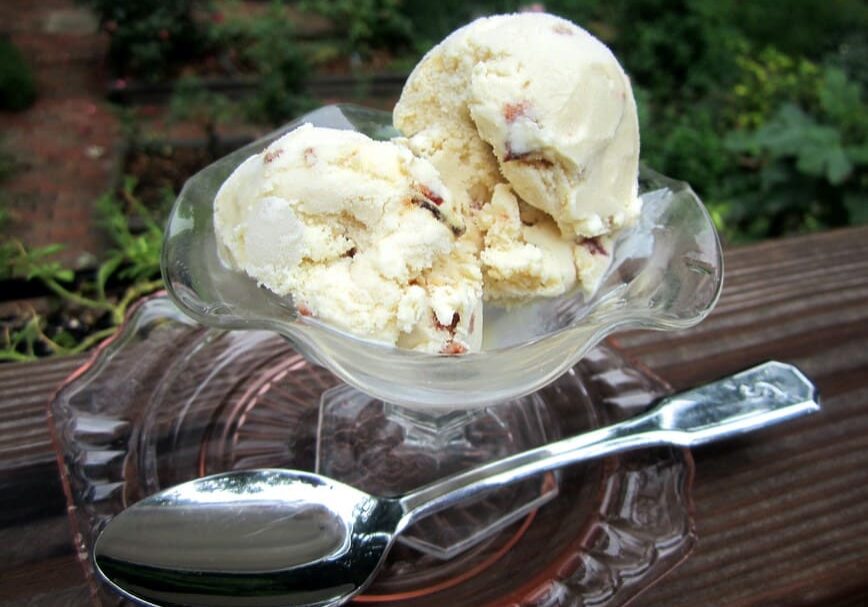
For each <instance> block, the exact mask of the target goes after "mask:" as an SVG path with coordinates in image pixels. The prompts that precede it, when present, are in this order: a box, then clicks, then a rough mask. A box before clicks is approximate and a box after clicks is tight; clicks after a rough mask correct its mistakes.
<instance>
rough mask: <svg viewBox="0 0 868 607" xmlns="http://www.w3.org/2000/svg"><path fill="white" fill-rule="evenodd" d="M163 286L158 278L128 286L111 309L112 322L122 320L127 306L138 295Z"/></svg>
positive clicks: (119, 322)
mask: <svg viewBox="0 0 868 607" xmlns="http://www.w3.org/2000/svg"><path fill="white" fill-rule="evenodd" d="M162 286H163V281H162V280H160V279H157V280H149V281H147V282H142V283H137V284H134V285H132V286H130V287H129V288H128V289H127V290H126V291H125V292H124V296H123V297H122V298H121V300H120V301H119V302H118V303H117V305H116V306H114V309H113V310H112V322H114V323H115V324H116V325H119V324H121V323H122V322H123V321H124V316H125V315H126V313H127V308H128V307H129V305H130V304H131V303H132V302H133V300H135V299H136V298H138V297H141V296H142V295H147V294H148V293H153V292H154V291H156V290H157V289H159V288H160V287H162Z"/></svg>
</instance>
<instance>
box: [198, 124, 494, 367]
mask: <svg viewBox="0 0 868 607" xmlns="http://www.w3.org/2000/svg"><path fill="white" fill-rule="evenodd" d="M214 225H215V230H216V233H217V237H218V244H219V247H220V251H221V256H222V258H223V260H224V261H225V262H226V264H227V265H229V266H231V267H233V268H236V269H240V270H243V271H244V272H246V273H247V274H249V275H250V276H251V277H253V278H255V279H256V280H257V281H258V282H259V283H260V284H261V285H263V286H265V287H267V288H268V289H270V290H271V291H273V292H275V293H277V294H279V295H291V296H292V298H293V303H294V304H295V307H296V309H297V310H298V311H299V312H300V313H301V314H303V315H309V316H314V317H316V318H318V319H321V320H323V321H325V322H327V323H329V324H331V325H333V326H336V327H338V328H340V329H343V330H345V331H347V332H350V333H353V334H355V335H358V336H361V337H365V338H369V339H374V340H378V341H383V342H386V343H389V344H396V345H399V346H402V347H409V348H412V349H417V350H423V351H426V352H461V351H465V350H468V349H478V348H479V342H480V337H479V335H480V334H481V333H480V332H479V331H478V330H476V328H477V327H480V328H481V320H482V319H481V318H477V316H478V315H479V314H481V305H480V302H481V298H482V279H481V274H480V272H479V264H478V261H477V260H476V259H475V258H473V257H468V256H466V255H461V254H460V251H457V250H456V246H455V243H456V240H457V238H458V236H460V235H461V234H462V233H463V232H464V231H465V223H464V219H463V217H462V215H461V214H460V213H459V212H458V211H457V209H456V208H455V206H454V203H453V200H452V196H451V193H450V192H449V190H448V188H446V187H445V186H444V184H443V183H442V181H441V180H440V178H439V176H438V173H437V171H436V170H435V169H434V167H433V166H432V165H431V163H430V162H428V161H427V160H424V159H421V158H418V157H415V156H414V155H413V154H412V153H410V151H409V150H408V149H406V148H405V147H403V146H400V145H397V144H394V143H391V142H386V141H374V140H372V139H370V138H368V137H367V136H365V135H363V134H361V133H357V132H353V131H344V130H337V129H328V128H318V127H314V126H311V125H303V126H301V127H299V128H297V129H295V130H293V131H291V132H290V133H288V134H286V135H284V136H283V137H281V138H280V139H278V140H277V141H275V142H273V143H272V144H271V145H269V146H268V147H267V148H265V149H264V150H263V151H262V152H260V153H259V154H256V155H254V156H251V157H250V158H248V159H247V160H246V161H245V162H244V163H243V164H241V165H240V166H239V167H238V168H237V169H236V170H235V171H234V172H233V173H232V175H231V176H230V177H229V179H227V180H226V182H225V183H224V184H223V185H222V187H221V188H220V190H219V191H218V193H217V196H216V198H215V203H214Z"/></svg>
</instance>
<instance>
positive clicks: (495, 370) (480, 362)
mask: <svg viewBox="0 0 868 607" xmlns="http://www.w3.org/2000/svg"><path fill="white" fill-rule="evenodd" d="M304 123H311V124H313V125H314V126H321V127H330V128H340V129H352V130H356V131H360V132H362V133H364V134H366V135H368V136H370V137H372V138H374V139H388V138H390V137H392V136H395V135H397V132H396V131H395V130H394V129H393V128H392V126H391V115H390V114H388V113H386V112H380V111H375V110H369V109H365V108H360V107H355V106H345V105H336V106H327V107H323V108H321V109H319V110H316V111H314V112H312V113H310V114H307V115H305V116H302V117H301V118H299V119H298V120H295V121H294V122H292V123H290V124H288V125H286V126H284V127H283V128H281V129H279V130H277V131H275V132H273V133H271V134H269V135H268V136H266V137H264V138H262V139H259V140H257V141H255V142H253V143H251V144H250V145H248V146H246V147H244V148H241V149H239V150H237V151H235V152H233V153H232V154H230V155H228V156H226V157H224V158H222V159H221V160H219V161H217V162H215V163H213V164H212V165H210V166H208V167H206V168H205V169H203V170H202V171H201V172H199V173H198V174H196V175H195V176H193V177H192V178H191V179H190V180H189V181H188V182H187V183H186V185H185V186H184V188H183V190H182V191H181V194H180V196H179V198H178V200H177V202H176V203H175V206H174V208H173V210H172V213H171V216H170V219H169V224H168V229H167V235H166V243H165V248H164V254H163V273H164V278H165V281H166V285H167V288H168V291H169V294H170V296H171V298H172V299H173V300H174V301H175V303H176V304H177V305H178V306H179V307H180V308H181V309H182V310H183V311H184V312H186V313H187V314H189V315H190V316H191V317H192V318H194V319H196V320H197V321H199V322H201V323H202V324H205V325H208V326H212V327H219V328H223V329H264V330H268V331H273V332H276V333H278V334H280V335H282V336H284V337H286V338H287V339H289V340H290V341H292V342H293V344H294V345H295V346H296V348H297V349H298V350H299V351H301V352H302V353H303V354H304V355H305V356H306V357H308V358H309V359H310V360H312V361H315V362H316V363H318V364H321V365H322V366H324V367H326V368H328V369H329V370H330V371H332V372H333V373H334V374H335V375H337V376H338V377H339V378H340V379H342V380H343V381H344V382H346V383H347V384H349V385H350V386H352V387H353V388H356V389H358V390H359V391H361V392H362V393H364V394H366V395H369V396H371V397H373V398H375V399H381V400H383V401H385V402H388V403H392V404H395V405H398V406H401V407H404V408H406V409H410V410H418V411H421V412H423V413H426V414H427V413H438V412H444V411H454V410H462V409H465V410H466V409H476V408H484V407H487V406H489V405H492V404H495V403H501V402H508V401H514V400H515V399H519V398H521V397H523V396H526V395H528V394H531V393H534V392H536V391H537V390H539V389H540V388H541V387H543V386H545V385H547V384H548V383H550V382H551V381H552V380H554V379H555V378H557V377H559V376H560V375H562V374H563V373H564V372H565V371H567V370H568V369H569V368H571V367H572V366H573V365H575V364H576V362H577V361H578V360H579V359H580V358H581V357H582V356H583V355H584V354H585V353H586V352H587V351H588V350H589V349H590V348H592V347H593V346H594V345H595V344H597V343H598V342H599V341H600V340H602V339H603V338H605V337H606V336H607V335H609V334H611V333H612V332H614V331H617V330H622V329H627V328H647V329H659V330H674V329H682V328H686V327H689V326H692V325H694V324H696V323H698V322H699V321H701V320H702V319H703V318H704V317H705V316H706V315H707V314H708V312H709V311H710V310H711V308H712V307H713V306H714V303H715V302H716V300H717V297H718V295H719V292H720V288H721V282H722V273H723V263H722V256H721V248H720V243H719V240H718V237H717V233H716V231H715V229H714V226H713V224H712V222H711V219H710V217H709V215H708V213H707V212H706V211H705V208H704V207H703V205H702V203H701V201H700V200H699V199H698V198H697V196H696V195H695V194H694V193H693V191H692V190H691V189H690V187H689V186H688V185H687V184H685V183H683V182H678V181H674V180H671V179H668V178H666V177H663V176H662V175H659V174H657V173H654V172H653V171H651V170H648V169H643V171H642V173H641V175H640V194H641V196H642V201H643V210H642V214H641V216H640V218H639V220H638V221H637V222H636V224H635V225H634V226H633V227H632V228H630V229H627V230H622V231H621V233H620V234H619V235H618V237H617V240H616V242H615V243H614V245H613V246H614V253H613V262H612V264H611V266H610V267H609V269H608V270H607V272H606V274H605V275H604V278H603V280H602V282H601V285H600V287H599V289H598V290H597V291H596V292H595V293H594V295H593V296H591V297H584V296H583V295H582V294H581V293H580V292H579V291H572V292H570V293H568V294H565V295H563V296H560V297H556V298H550V299H539V300H537V301H535V302H534V303H531V304H528V305H523V306H520V307H515V308H511V309H503V308H496V307H490V306H486V308H485V312H484V318H485V329H484V334H483V335H484V337H483V347H482V350H481V351H480V352H470V353H465V354H462V355H460V356H448V355H431V354H425V353H419V352H414V351H409V350H404V349H399V348H395V347H393V346H389V345H385V344H381V343H377V342H373V341H368V340H365V339H361V338H359V337H356V336H353V335H350V334H348V333H345V332H343V331H340V330H338V329H336V328H334V327H331V326H328V325H326V324H324V323H322V322H319V321H317V320H316V319H313V318H310V317H309V316H305V315H302V314H300V313H299V312H298V311H297V310H296V308H295V307H294V306H293V303H292V300H291V298H289V297H283V296H279V295H276V294H275V293H272V292H270V291H269V290H267V289H266V288H264V287H259V286H257V284H256V281H255V280H253V279H252V278H250V277H249V276H247V275H246V274H244V273H243V272H240V271H236V270H232V269H230V268H228V267H227V266H226V265H224V263H223V262H222V261H221V259H220V258H219V255H218V248H217V241H216V235H215V230H214V223H213V201H214V197H215V195H216V193H217V190H218V189H219V188H220V186H221V184H222V183H223V181H225V179H226V178H227V177H228V176H229V175H230V174H231V173H232V171H233V170H234V169H235V168H236V167H237V166H238V165H240V164H241V163H242V162H243V161H244V160H245V159H247V158H248V157H249V156H251V155H252V154H255V153H257V152H259V151H260V150H262V149H263V148H265V147H266V146H267V145H268V144H269V143H271V142H272V141H274V140H275V139H277V138H278V137H280V136H281V135H283V134H285V133H287V132H288V131H290V130H292V129H294V128H296V127H298V126H300V125H301V124H304Z"/></svg>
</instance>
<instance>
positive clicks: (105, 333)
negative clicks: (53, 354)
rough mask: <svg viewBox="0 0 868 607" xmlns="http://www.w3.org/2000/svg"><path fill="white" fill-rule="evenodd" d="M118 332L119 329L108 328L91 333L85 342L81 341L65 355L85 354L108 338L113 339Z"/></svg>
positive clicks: (66, 351) (68, 349)
mask: <svg viewBox="0 0 868 607" xmlns="http://www.w3.org/2000/svg"><path fill="white" fill-rule="evenodd" d="M116 330H117V327H108V328H107V329H102V330H101V331H97V332H96V333H91V334H90V335H88V336H87V337H85V338H84V339H83V340H81V341H80V342H79V343H78V344H76V346H75V347H74V348H67V349H66V350H65V352H64V354H79V353H81V352H84V351H85V350H87V349H88V348H90V347H91V346H93V345H95V344H97V343H98V342H100V341H102V340H103V339H105V338H106V337H111V336H112V335H114V333H115V331H116Z"/></svg>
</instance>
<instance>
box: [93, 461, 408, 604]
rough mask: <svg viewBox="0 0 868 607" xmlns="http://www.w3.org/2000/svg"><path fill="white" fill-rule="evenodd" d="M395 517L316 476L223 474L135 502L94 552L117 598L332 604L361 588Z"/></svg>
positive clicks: (386, 505) (390, 506)
mask: <svg viewBox="0 0 868 607" xmlns="http://www.w3.org/2000/svg"><path fill="white" fill-rule="evenodd" d="M168 512H171V513H172V515H171V516H166V513H168ZM403 515H404V511H403V509H402V507H401V504H400V503H399V502H398V501H397V500H393V499H385V498H376V497H373V496H370V495H368V494H366V493H363V492H361V491H358V490H357V489H354V488H352V487H350V486H348V485H345V484H343V483H340V482H338V481H335V480H332V479H328V478H325V477H321V476H318V475H315V474H310V473H306V472H301V471H295V470H275V469H265V470H252V471H243V472H230V473H225V474H219V475H216V476H209V477H206V478H201V479H197V480H195V481H191V482H188V483H184V484H182V485H179V486H177V487H174V488H171V489H168V490H167V491H163V492H161V493H158V494H156V495H153V496H151V497H149V498H147V499H144V500H142V501H141V502H139V503H138V504H136V505H135V506H134V507H133V508H130V509H129V510H127V511H125V512H124V513H123V514H122V515H121V516H118V517H117V518H115V519H114V520H113V522H112V523H111V524H110V525H109V526H108V527H107V528H106V529H105V530H104V531H103V533H102V534H101V536H100V539H99V541H98V542H97V544H96V547H95V549H94V556H95V559H96V563H97V564H98V567H99V569H100V571H101V572H102V574H103V575H104V576H105V577H106V578H107V579H109V580H110V581H111V582H112V583H113V584H114V585H115V586H116V587H118V588H120V589H122V591H123V593H124V594H126V595H127V596H128V597H129V598H132V599H134V600H138V601H141V600H142V599H144V600H146V601H147V602H148V603H152V604H158V605H177V604H188V603H187V602H188V601H191V600H193V601H194V604H196V605H203V606H205V605H214V606H217V605H226V602H225V601H226V597H233V598H232V604H233V605H257V606H262V607H272V606H273V607H279V606H285V605H334V604H340V603H341V602H343V601H344V600H346V598H348V597H351V596H353V595H355V594H356V593H358V592H359V591H360V590H362V588H364V586H365V585H366V583H367V581H368V579H369V577H370V573H371V572H372V571H376V570H377V569H378V568H379V566H380V563H381V561H382V560H383V559H384V558H385V555H386V554H387V553H388V551H389V549H390V548H391V545H392V542H393V541H394V537H395V535H396V530H397V529H399V527H400V522H401V519H402V517H403ZM130 538H135V541H130ZM167 546H172V549H170V550H167V549H166V547H167ZM288 548H289V549H288ZM192 596H195V599H192V598H191V597H192Z"/></svg>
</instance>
